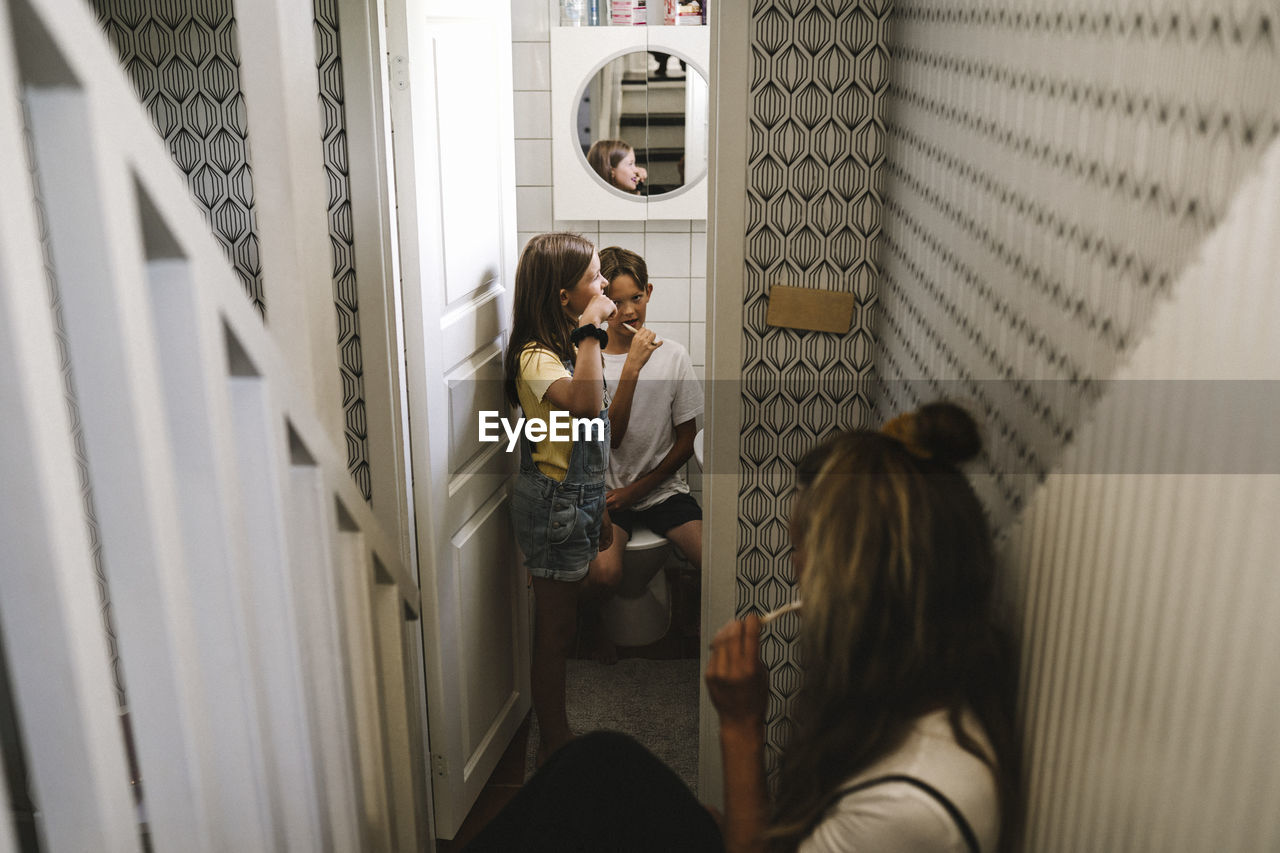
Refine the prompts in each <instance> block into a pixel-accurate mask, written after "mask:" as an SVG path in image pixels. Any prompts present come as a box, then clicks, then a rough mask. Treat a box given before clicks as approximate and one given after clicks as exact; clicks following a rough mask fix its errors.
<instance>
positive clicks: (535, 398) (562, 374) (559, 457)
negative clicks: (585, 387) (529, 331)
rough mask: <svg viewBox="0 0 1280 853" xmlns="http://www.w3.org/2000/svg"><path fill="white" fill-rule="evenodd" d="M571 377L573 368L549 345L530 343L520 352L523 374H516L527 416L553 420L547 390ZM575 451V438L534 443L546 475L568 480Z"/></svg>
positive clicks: (538, 460) (537, 456)
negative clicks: (556, 382) (570, 368)
mask: <svg viewBox="0 0 1280 853" xmlns="http://www.w3.org/2000/svg"><path fill="white" fill-rule="evenodd" d="M568 378H570V374H569V369H568V368H566V367H565V366H564V363H563V362H562V361H560V357H559V356H557V355H556V354H555V353H553V352H552V351H551V350H549V349H546V348H545V347H540V346H536V345H534V344H529V345H528V346H526V347H525V348H524V349H523V350H522V351H521V352H520V373H519V375H518V376H517V377H516V396H517V397H519V398H520V408H521V409H523V410H524V416H525V417H526V418H540V419H541V420H542V421H543V422H546V423H549V422H550V421H551V408H552V407H551V401H550V400H547V399H546V394H547V389H548V388H550V387H551V383H553V382H555V381H556V380H558V379H568ZM572 453H573V441H572V440H570V441H552V440H551V439H550V438H547V439H544V440H542V441H538V442H534V445H533V454H532V455H533V461H534V463H535V464H536V465H537V466H538V470H540V471H541V472H542V473H543V474H546V475H547V476H548V477H550V478H551V479H553V480H557V481H559V482H564V478H565V475H566V474H568V473H569V457H570V456H571V455H572Z"/></svg>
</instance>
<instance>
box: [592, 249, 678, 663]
mask: <svg viewBox="0 0 1280 853" xmlns="http://www.w3.org/2000/svg"><path fill="white" fill-rule="evenodd" d="M600 273H601V274H602V275H603V276H604V277H605V278H606V279H608V281H609V289H608V296H609V298H610V299H612V300H613V302H614V304H615V305H616V306H617V308H618V310H617V312H616V313H615V314H614V315H613V316H612V317H611V318H609V343H608V345H607V346H606V347H605V349H604V377H605V382H606V384H607V385H608V387H609V393H610V396H611V397H612V400H613V402H612V403H611V404H610V405H609V423H610V426H611V429H612V437H613V438H612V449H611V452H610V457H609V470H608V472H607V473H606V474H605V488H606V489H607V490H608V491H607V492H606V498H605V505H606V506H607V507H608V508H609V517H610V518H612V519H613V544H612V545H611V546H610V547H609V548H608V549H607V550H605V551H601V552H600V554H599V556H597V557H596V559H595V560H594V561H592V563H591V568H590V570H589V572H588V586H589V588H591V591H590V592H589V594H591V595H592V597H593V598H597V599H599V598H601V597H604V596H607V595H608V593H609V592H611V591H612V590H613V589H615V588H616V587H617V585H618V582H619V581H620V580H621V578H622V555H623V551H624V550H625V548H626V545H627V542H628V541H629V540H630V539H631V532H632V530H633V529H634V526H635V525H636V524H637V523H639V524H641V525H643V526H645V527H647V528H649V529H650V530H652V531H653V532H654V533H656V534H658V535H659V536H665V537H666V538H667V539H668V540H669V541H670V542H671V543H672V544H673V545H675V546H676V547H677V548H678V549H679V550H680V553H681V554H683V555H684V557H685V559H687V560H688V561H689V562H690V563H691V564H692V565H693V566H694V568H696V569H699V570H701V568H702V508H701V507H700V506H698V502H697V501H696V500H694V499H693V496H692V495H690V494H689V484H688V483H686V482H685V480H684V465H685V463H686V462H688V461H689V457H691V456H692V455H693V439H694V436H695V435H696V434H697V432H698V427H697V424H696V419H697V417H698V415H700V414H702V386H701V385H700V384H699V382H698V377H697V375H696V374H694V372H693V361H692V360H691V359H690V358H689V352H688V350H686V349H685V348H684V347H683V346H681V345H680V344H679V343H678V342H676V341H671V340H657V339H656V337H655V335H654V333H653V332H652V331H651V330H650V329H647V328H645V325H644V321H645V312H646V311H647V309H648V306H649V297H650V296H651V295H652V294H653V285H652V284H651V283H650V282H649V270H648V267H647V266H646V265H645V262H644V258H642V257H640V256H639V255H637V254H636V253H635V252H631V251H628V250H627V249H621V248H618V247H616V246H610V247H608V248H605V249H601V250H600ZM628 327H630V328H628ZM601 638H602V641H601V643H600V644H599V646H598V647H597V655H596V656H597V657H598V658H601V659H604V660H616V657H615V656H614V653H613V650H612V647H611V644H610V643H608V641H607V638H605V636H604V631H603V630H602V631H601Z"/></svg>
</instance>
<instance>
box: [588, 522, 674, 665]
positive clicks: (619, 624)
mask: <svg viewBox="0 0 1280 853" xmlns="http://www.w3.org/2000/svg"><path fill="white" fill-rule="evenodd" d="M671 553H672V549H671V543H670V542H668V541H667V540H666V538H664V537H662V536H659V535H658V534H656V533H654V532H653V531H652V530H649V529H648V528H647V527H642V526H640V525H638V524H637V525H636V526H635V528H634V530H632V532H631V538H630V539H629V540H628V541H627V549H626V552H625V553H624V554H623V556H622V580H621V582H619V584H618V589H617V591H616V592H615V593H614V594H613V596H612V597H611V598H610V599H609V600H608V601H606V602H605V603H604V604H603V605H602V606H601V608H600V618H601V621H602V622H603V623H604V626H605V630H607V631H608V632H609V636H610V638H611V639H612V640H613V642H614V643H615V644H616V645H619V646H647V645H649V644H650V643H655V642H657V641H658V640H660V639H662V638H663V637H664V636H665V635H666V633H667V629H668V628H670V627H671V585H670V583H668V581H667V573H666V572H664V571H663V567H664V566H666V564H667V560H668V559H669V558H670V556H671Z"/></svg>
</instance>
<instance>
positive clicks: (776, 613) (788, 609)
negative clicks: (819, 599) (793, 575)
mask: <svg viewBox="0 0 1280 853" xmlns="http://www.w3.org/2000/svg"><path fill="white" fill-rule="evenodd" d="M799 609H800V600H799V599H796V600H795V601H793V602H791V603H790V604H784V605H782V606H781V607H779V608H778V609H777V610H770V611H769V612H768V613H766V614H764V615H763V616H761V617H760V624H761V625H768V624H769V623H770V622H772V621H773V620H775V619H777V618H778V617H780V616H785V615H786V614H788V613H793V612H795V611H797V610H799Z"/></svg>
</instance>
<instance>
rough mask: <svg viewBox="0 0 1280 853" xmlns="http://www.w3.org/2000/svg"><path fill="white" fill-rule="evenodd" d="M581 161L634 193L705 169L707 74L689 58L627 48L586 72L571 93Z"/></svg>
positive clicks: (680, 185)
mask: <svg viewBox="0 0 1280 853" xmlns="http://www.w3.org/2000/svg"><path fill="white" fill-rule="evenodd" d="M577 110H578V114H577V120H576V125H575V126H576V128H577V132H578V145H579V148H580V150H581V152H582V165H583V167H584V168H585V169H587V170H588V172H590V173H591V175H592V176H593V177H595V179H596V180H597V181H598V182H599V183H600V184H601V185H602V186H604V187H606V188H608V189H609V190H610V191H611V192H613V193H615V194H617V195H620V196H624V197H628V198H634V199H636V200H639V201H643V200H644V199H646V198H648V197H651V196H658V195H667V194H670V193H678V192H680V191H681V190H683V189H684V188H686V187H689V186H692V185H693V184H695V183H697V182H698V181H699V180H701V179H702V176H703V175H705V174H706V171H707V79H706V77H704V76H703V74H702V72H701V71H699V70H698V69H697V68H696V67H695V66H694V65H693V63H692V62H690V61H689V60H688V59H687V58H685V57H682V56H680V55H678V54H673V53H661V52H658V51H656V50H655V51H640V50H637V51H633V52H631V53H626V54H623V55H622V56H619V57H616V58H614V59H610V60H609V61H607V62H605V64H604V65H602V66H600V67H599V68H598V69H596V71H595V72H594V73H592V75H591V76H590V77H589V78H588V80H587V83H586V85H585V86H583V89H582V94H581V95H580V96H579V98H578V101H577Z"/></svg>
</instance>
